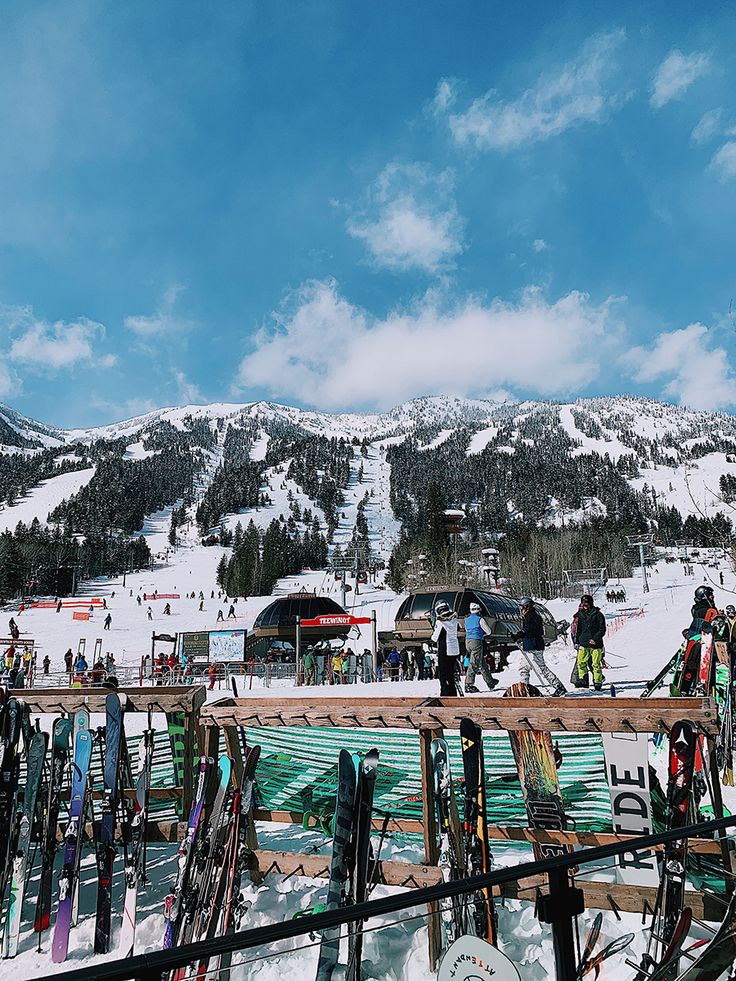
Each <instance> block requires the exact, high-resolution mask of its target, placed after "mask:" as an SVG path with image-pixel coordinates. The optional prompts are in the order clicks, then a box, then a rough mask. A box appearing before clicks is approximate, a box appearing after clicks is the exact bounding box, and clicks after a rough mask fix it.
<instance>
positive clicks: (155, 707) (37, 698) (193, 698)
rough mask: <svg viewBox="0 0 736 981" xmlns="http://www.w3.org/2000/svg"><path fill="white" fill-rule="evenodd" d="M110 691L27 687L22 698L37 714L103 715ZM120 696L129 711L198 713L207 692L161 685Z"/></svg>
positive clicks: (125, 690) (124, 691) (199, 688)
mask: <svg viewBox="0 0 736 981" xmlns="http://www.w3.org/2000/svg"><path fill="white" fill-rule="evenodd" d="M110 691H111V689H109V688H91V687H90V688H25V689H24V690H23V694H22V696H21V697H22V698H23V700H24V701H25V702H26V704H27V705H28V707H29V708H30V710H31V712H33V713H35V714H39V715H40V714H47V713H48V714H52V715H58V714H60V713H62V712H75V711H76V710H77V709H80V708H83V707H85V706H86V707H87V708H88V709H89V711H90V712H104V711H105V699H106V698H107V696H108V695H109V694H110ZM118 691H119V693H120V694H125V695H127V696H128V704H127V707H126V711H131V712H148V709H149V708H151V710H152V711H153V712H177V711H178V712H187V713H192V714H196V710H197V709H198V708H199V706H200V705H202V704H203V702H204V699H205V698H206V692H205V689H204V687H203V686H201V685H199V686H194V685H182V686H180V687H179V686H177V687H173V686H172V687H169V686H165V685H159V686H154V687H149V688H139V687H133V688H120V689H118Z"/></svg>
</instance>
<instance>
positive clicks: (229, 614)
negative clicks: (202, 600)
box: [199, 603, 237, 620]
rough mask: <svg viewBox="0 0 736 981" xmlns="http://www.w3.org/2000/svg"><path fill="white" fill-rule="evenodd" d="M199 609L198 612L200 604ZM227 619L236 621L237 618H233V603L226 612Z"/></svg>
mask: <svg viewBox="0 0 736 981" xmlns="http://www.w3.org/2000/svg"><path fill="white" fill-rule="evenodd" d="M199 608H200V610H201V609H202V604H200V607H199ZM227 618H228V620H236V619H237V617H236V616H235V605H234V604H233V603H231V604H230V609H229V610H228V611H227Z"/></svg>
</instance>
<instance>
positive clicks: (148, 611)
mask: <svg viewBox="0 0 736 981" xmlns="http://www.w3.org/2000/svg"><path fill="white" fill-rule="evenodd" d="M146 613H147V616H148V619H149V620H153V610H152V609H151V607H150V606H149V607H148V610H147V611H146Z"/></svg>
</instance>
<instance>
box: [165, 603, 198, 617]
mask: <svg viewBox="0 0 736 981" xmlns="http://www.w3.org/2000/svg"><path fill="white" fill-rule="evenodd" d="M200 609H201V607H200ZM164 616H167V617H170V616H171V603H167V604H166V606H165V607H164Z"/></svg>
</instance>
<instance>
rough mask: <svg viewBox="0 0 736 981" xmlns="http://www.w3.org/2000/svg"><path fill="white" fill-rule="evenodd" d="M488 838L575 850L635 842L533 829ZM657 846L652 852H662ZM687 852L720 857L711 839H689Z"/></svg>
mask: <svg viewBox="0 0 736 981" xmlns="http://www.w3.org/2000/svg"><path fill="white" fill-rule="evenodd" d="M488 837H489V838H492V839H493V840H495V841H528V842H529V844H532V842H535V841H538V842H541V843H547V842H560V843H561V844H564V845H572V846H573V847H577V848H597V847H598V846H599V845H615V844H617V843H618V842H621V841H632V842H635V841H636V835H616V834H613V833H606V832H601V831H539V830H537V829H535V828H511V827H504V828H499V827H493V826H489V828H488ZM663 849H664V845H658V846H657V847H656V848H655V849H653V850H654V851H662V850H663ZM688 850H689V851H692V852H698V853H699V854H701V855H720V854H721V845H720V843H719V842H718V841H714V840H713V839H712V838H689V839H688Z"/></svg>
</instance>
